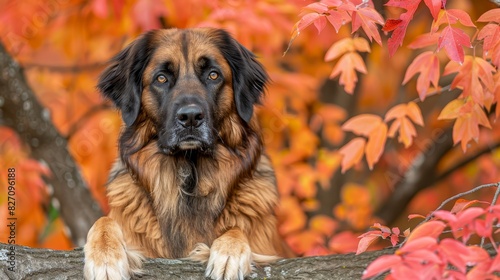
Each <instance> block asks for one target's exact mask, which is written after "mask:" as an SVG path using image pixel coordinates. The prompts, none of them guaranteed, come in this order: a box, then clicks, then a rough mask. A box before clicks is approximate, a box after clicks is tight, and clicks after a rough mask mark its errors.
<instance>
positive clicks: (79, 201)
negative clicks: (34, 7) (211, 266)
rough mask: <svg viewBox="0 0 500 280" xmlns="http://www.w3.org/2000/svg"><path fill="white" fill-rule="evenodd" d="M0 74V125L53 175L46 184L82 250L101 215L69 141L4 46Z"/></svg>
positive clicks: (1, 50) (1, 52)
mask: <svg viewBox="0 0 500 280" xmlns="http://www.w3.org/2000/svg"><path fill="white" fill-rule="evenodd" d="M0 70H1V72H0V125H6V126H9V127H10V128H12V129H13V130H14V131H16V132H17V133H18V134H19V136H20V137H21V139H23V141H24V142H25V143H27V144H28V145H29V146H30V148H31V156H32V157H34V158H35V159H37V160H39V161H42V162H44V163H45V164H46V165H47V166H48V167H49V168H50V170H51V171H52V174H53V175H52V176H51V177H50V178H45V179H46V180H45V181H46V182H47V185H49V186H51V187H52V188H53V191H54V192H53V199H56V200H58V201H59V204H60V206H61V207H60V209H59V210H60V213H61V217H62V219H63V220H64V222H65V224H66V226H67V228H68V229H69V232H70V237H71V239H72V241H73V243H74V244H76V245H77V246H82V245H83V244H84V243H85V240H86V236H87V232H88V230H89V229H90V227H91V226H92V224H93V223H94V222H95V220H97V218H99V217H100V216H102V212H101V210H100V208H99V206H98V205H97V203H96V202H95V201H94V199H93V198H92V196H91V194H90V192H89V189H88V188H87V186H86V184H85V182H84V181H83V179H82V177H81V175H80V172H79V170H78V167H77V166H76V164H75V162H74V160H73V158H72V157H71V155H70V154H69V152H68V149H67V142H66V139H65V138H64V137H62V136H61V135H60V134H59V133H58V131H57V129H56V128H55V127H54V125H53V124H52V122H51V120H50V113H49V111H48V110H47V109H45V108H43V107H42V105H41V104H40V103H39V102H38V100H37V99H36V97H35V95H34V93H33V91H32V90H31V88H30V87H29V86H28V84H27V82H26V80H25V77H24V74H23V72H22V70H21V68H20V67H19V65H18V64H17V63H16V62H15V61H14V60H13V59H12V58H11V57H10V55H9V54H8V53H7V52H6V50H5V48H4V47H3V45H2V44H0ZM2 168H7V167H2ZM17 176H18V177H20V176H23V174H17Z"/></svg>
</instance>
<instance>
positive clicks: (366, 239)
mask: <svg viewBox="0 0 500 280" xmlns="http://www.w3.org/2000/svg"><path fill="white" fill-rule="evenodd" d="M367 233H368V234H367V235H364V236H363V237H362V238H361V240H359V243H358V249H357V250H356V255H359V254H361V253H363V252H365V251H366V249H368V247H369V246H370V244H372V243H373V242H374V241H375V240H377V239H379V238H380V237H381V235H380V232H379V231H370V232H367Z"/></svg>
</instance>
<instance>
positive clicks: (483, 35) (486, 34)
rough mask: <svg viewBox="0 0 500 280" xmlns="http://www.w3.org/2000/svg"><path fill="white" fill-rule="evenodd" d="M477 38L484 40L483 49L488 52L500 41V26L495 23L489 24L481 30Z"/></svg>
mask: <svg viewBox="0 0 500 280" xmlns="http://www.w3.org/2000/svg"><path fill="white" fill-rule="evenodd" d="M477 39H478V40H484V42H483V50H484V51H485V52H488V51H489V50H491V49H493V48H494V47H495V46H496V45H497V44H498V42H500V26H499V25H498V24H494V23H489V24H487V25H486V26H484V27H483V28H482V29H481V31H479V33H478V34H477Z"/></svg>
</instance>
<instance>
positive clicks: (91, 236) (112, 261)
mask: <svg viewBox="0 0 500 280" xmlns="http://www.w3.org/2000/svg"><path fill="white" fill-rule="evenodd" d="M84 253H85V266H84V269H83V271H84V277H85V279H87V280H91V279H96V280H100V279H108V280H115V279H116V280H121V279H130V276H131V275H132V274H137V273H140V268H141V265H142V256H141V255H140V254H139V253H138V252H134V251H130V250H127V248H126V245H125V240H124V238H123V233H122V231H121V229H120V227H119V226H118V224H117V223H116V222H115V221H114V220H112V219H111V218H108V217H103V218H100V219H99V220H97V222H96V223H95V224H94V225H93V226H92V228H91V229H90V231H89V233H88V236H87V244H85V247H84Z"/></svg>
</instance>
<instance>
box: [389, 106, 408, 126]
mask: <svg viewBox="0 0 500 280" xmlns="http://www.w3.org/2000/svg"><path fill="white" fill-rule="evenodd" d="M406 113H407V105H406V104H399V105H396V106H394V107H392V108H391V109H389V111H387V113H386V114H385V118H384V121H385V122H388V121H390V120H393V119H399V118H402V117H404V116H406Z"/></svg>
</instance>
